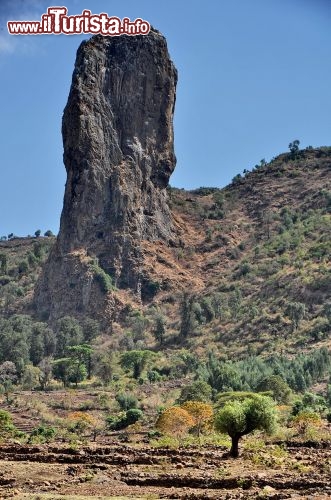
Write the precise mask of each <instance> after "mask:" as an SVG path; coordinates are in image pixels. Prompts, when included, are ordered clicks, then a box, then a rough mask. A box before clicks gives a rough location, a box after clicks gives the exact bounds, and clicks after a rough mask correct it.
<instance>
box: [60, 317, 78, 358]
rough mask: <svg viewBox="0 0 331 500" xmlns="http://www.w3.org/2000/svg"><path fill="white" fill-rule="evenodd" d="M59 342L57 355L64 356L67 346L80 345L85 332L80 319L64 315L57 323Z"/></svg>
mask: <svg viewBox="0 0 331 500" xmlns="http://www.w3.org/2000/svg"><path fill="white" fill-rule="evenodd" d="M56 331H57V343H56V356H57V357H64V356H65V355H66V350H67V347H69V346H73V345H79V344H80V343H81V342H82V339H83V332H82V328H81V326H80V324H79V323H78V321H77V320H76V319H75V318H73V317H71V316H64V317H63V318H61V319H59V320H58V322H57V324H56Z"/></svg>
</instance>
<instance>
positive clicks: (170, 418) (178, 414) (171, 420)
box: [155, 406, 194, 439]
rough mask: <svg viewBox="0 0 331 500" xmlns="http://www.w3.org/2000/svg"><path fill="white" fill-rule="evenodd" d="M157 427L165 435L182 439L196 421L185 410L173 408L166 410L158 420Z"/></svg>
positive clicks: (177, 407)
mask: <svg viewBox="0 0 331 500" xmlns="http://www.w3.org/2000/svg"><path fill="white" fill-rule="evenodd" d="M155 426H156V428H157V429H158V430H159V431H161V432H163V433H164V434H168V435H170V436H175V437H176V438H177V439H180V438H181V437H183V435H184V434H186V433H187V431H188V430H189V429H190V428H191V427H193V426H194V419H193V417H192V416H191V415H190V414H189V413H188V411H186V410H184V409H183V408H180V407H179V406H172V407H171V408H167V409H166V410H164V412H163V413H162V414H161V415H160V416H159V418H158V419H157V422H156V425H155Z"/></svg>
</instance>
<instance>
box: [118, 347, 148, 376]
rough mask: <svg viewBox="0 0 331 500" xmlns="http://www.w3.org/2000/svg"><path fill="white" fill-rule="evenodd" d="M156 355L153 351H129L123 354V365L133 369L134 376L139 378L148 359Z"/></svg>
mask: <svg viewBox="0 0 331 500" xmlns="http://www.w3.org/2000/svg"><path fill="white" fill-rule="evenodd" d="M153 357H155V354H154V353H153V352H152V351H147V350H144V351H136V350H134V351H127V352H125V353H124V354H122V356H121V361H120V363H121V366H122V368H124V369H132V370H133V373H132V376H133V378H135V379H138V378H139V377H140V376H141V374H142V371H143V369H144V368H145V366H146V364H147V361H148V360H150V359H152V358H153Z"/></svg>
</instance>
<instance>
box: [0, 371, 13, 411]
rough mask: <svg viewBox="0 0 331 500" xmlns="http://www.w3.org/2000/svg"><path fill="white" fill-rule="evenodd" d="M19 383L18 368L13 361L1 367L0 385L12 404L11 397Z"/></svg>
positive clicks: (7, 399) (8, 401)
mask: <svg viewBox="0 0 331 500" xmlns="http://www.w3.org/2000/svg"><path fill="white" fill-rule="evenodd" d="M16 381H17V370H16V366H15V364H14V363H13V362H12V361H5V362H4V363H2V364H1V365H0V385H1V391H2V392H3V394H4V395H5V397H6V401H7V403H10V399H9V395H10V393H11V392H12V391H13V384H15V382H16Z"/></svg>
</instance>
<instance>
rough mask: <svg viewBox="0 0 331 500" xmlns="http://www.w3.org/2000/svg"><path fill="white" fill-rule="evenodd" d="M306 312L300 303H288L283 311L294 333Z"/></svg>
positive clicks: (303, 305)
mask: <svg viewBox="0 0 331 500" xmlns="http://www.w3.org/2000/svg"><path fill="white" fill-rule="evenodd" d="M305 312H306V307H305V304H303V303H302V302H290V303H289V304H288V305H287V307H286V310H285V314H286V315H287V316H288V317H289V318H290V320H291V321H292V330H293V331H295V330H296V329H297V328H298V326H299V323H300V321H301V320H302V319H303V318H304V316H305Z"/></svg>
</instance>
